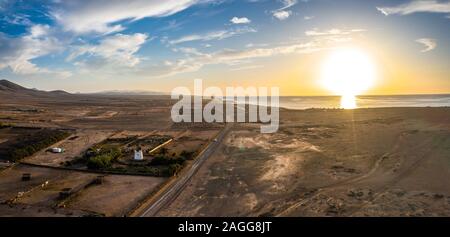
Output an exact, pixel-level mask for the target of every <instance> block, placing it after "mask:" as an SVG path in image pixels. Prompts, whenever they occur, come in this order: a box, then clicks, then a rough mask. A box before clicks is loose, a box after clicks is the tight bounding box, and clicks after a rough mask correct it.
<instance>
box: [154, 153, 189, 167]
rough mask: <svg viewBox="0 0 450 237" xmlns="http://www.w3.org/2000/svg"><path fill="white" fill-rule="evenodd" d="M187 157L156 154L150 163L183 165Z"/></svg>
mask: <svg viewBox="0 0 450 237" xmlns="http://www.w3.org/2000/svg"><path fill="white" fill-rule="evenodd" d="M185 161H186V159H185V158H184V157H176V158H174V157H166V156H162V155H159V156H156V157H155V158H153V160H152V161H151V162H150V165H172V164H180V165H183V164H184V162H185Z"/></svg>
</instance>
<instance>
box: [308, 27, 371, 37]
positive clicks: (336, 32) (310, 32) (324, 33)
mask: <svg viewBox="0 0 450 237" xmlns="http://www.w3.org/2000/svg"><path fill="white" fill-rule="evenodd" d="M365 31H367V30H365V29H351V30H341V29H330V30H325V31H320V30H319V29H317V28H315V29H313V30H308V31H306V32H305V35H306V36H333V35H334V36H336V35H350V34H353V33H358V32H365Z"/></svg>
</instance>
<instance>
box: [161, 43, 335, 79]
mask: <svg viewBox="0 0 450 237" xmlns="http://www.w3.org/2000/svg"><path fill="white" fill-rule="evenodd" d="M327 47H328V46H326V45H325V44H323V42H318V41H311V42H307V43H294V44H289V45H282V46H277V47H271V48H270V47H269V48H249V49H244V50H231V49H224V50H220V51H216V52H213V53H199V52H198V51H195V54H192V55H191V56H190V57H188V58H185V59H180V60H177V61H166V62H165V66H166V67H167V68H166V70H165V71H166V72H164V73H162V74H161V75H159V76H160V77H168V76H173V75H176V74H180V73H187V72H195V71H198V70H200V69H201V68H202V67H204V66H205V65H214V64H226V65H238V64H241V63H243V62H248V60H251V59H256V58H266V57H272V56H277V55H288V54H294V53H299V54H305V53H312V52H316V51H319V50H323V49H326V48H327Z"/></svg>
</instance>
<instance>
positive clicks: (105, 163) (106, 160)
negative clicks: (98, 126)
mask: <svg viewBox="0 0 450 237" xmlns="http://www.w3.org/2000/svg"><path fill="white" fill-rule="evenodd" d="M121 156H122V150H120V148H119V147H117V146H102V147H99V148H97V147H93V148H90V149H89V150H88V151H87V152H86V154H85V158H86V159H87V167H88V168H89V169H106V168H110V167H111V166H112V164H113V162H114V161H116V160H117V159H118V158H120V157H121Z"/></svg>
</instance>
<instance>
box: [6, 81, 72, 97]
mask: <svg viewBox="0 0 450 237" xmlns="http://www.w3.org/2000/svg"><path fill="white" fill-rule="evenodd" d="M0 95H3V96H37V97H49V96H71V95H72V94H70V93H68V92H65V91H63V90H56V91H41V90H37V89H28V88H25V87H23V86H20V85H17V84H15V83H13V82H10V81H8V80H5V79H3V80H0Z"/></svg>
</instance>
